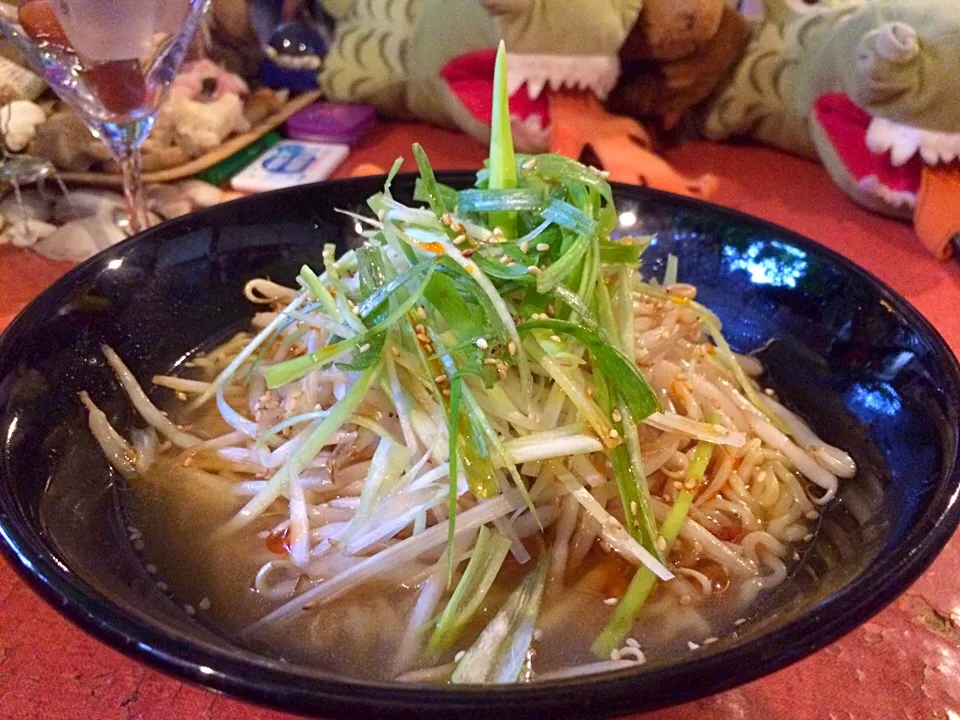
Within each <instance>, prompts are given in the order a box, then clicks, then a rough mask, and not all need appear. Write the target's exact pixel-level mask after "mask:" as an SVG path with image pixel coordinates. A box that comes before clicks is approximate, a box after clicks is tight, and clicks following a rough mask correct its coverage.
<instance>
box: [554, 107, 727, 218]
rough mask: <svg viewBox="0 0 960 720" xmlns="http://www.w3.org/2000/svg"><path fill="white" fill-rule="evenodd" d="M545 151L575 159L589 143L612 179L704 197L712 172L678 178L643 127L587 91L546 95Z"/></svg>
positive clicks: (711, 190) (711, 187)
mask: <svg viewBox="0 0 960 720" xmlns="http://www.w3.org/2000/svg"><path fill="white" fill-rule="evenodd" d="M550 117H551V118H552V124H553V133H552V136H551V140H550V151H551V152H555V153H559V154H561V155H566V156H567V157H572V158H574V159H575V160H576V159H578V158H579V157H580V156H581V154H582V153H583V152H584V150H585V149H586V148H587V147H588V146H589V147H590V149H592V150H593V153H594V154H595V155H596V156H597V158H598V160H599V162H600V164H601V165H602V166H603V169H604V170H605V171H607V172H608V173H610V179H611V180H613V181H615V182H624V183H630V184H632V185H644V186H647V187H652V188H655V189H657V190H666V191H667V192H672V193H677V194H678V195H686V196H688V197H697V198H702V199H704V200H709V199H710V198H712V197H713V196H714V194H715V193H716V190H717V179H716V177H714V176H713V175H701V176H700V177H698V178H688V177H684V176H683V175H681V174H680V173H678V172H677V171H676V170H674V169H673V168H672V167H670V165H669V163H667V162H666V161H665V160H664V159H663V158H661V157H659V156H658V155H656V154H655V153H653V151H652V150H651V149H650V146H651V142H650V137H649V135H648V134H647V132H646V130H644V129H643V127H642V126H641V125H640V124H639V123H637V122H636V121H635V120H632V119H630V118H626V117H621V116H617V115H612V114H611V113H609V112H608V111H607V110H606V109H605V108H604V107H603V105H601V104H600V101H599V100H597V99H596V98H595V97H594V96H593V95H592V94H590V93H574V94H570V93H563V92H560V93H552V94H551V96H550Z"/></svg>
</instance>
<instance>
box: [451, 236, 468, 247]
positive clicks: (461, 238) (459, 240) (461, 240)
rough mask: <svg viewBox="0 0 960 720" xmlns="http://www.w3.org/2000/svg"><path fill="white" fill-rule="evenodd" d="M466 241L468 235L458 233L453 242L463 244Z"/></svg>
mask: <svg viewBox="0 0 960 720" xmlns="http://www.w3.org/2000/svg"><path fill="white" fill-rule="evenodd" d="M466 241H467V236H466V235H457V236H456V237H455V238H454V239H453V244H454V245H463V244H464V243H465V242H466Z"/></svg>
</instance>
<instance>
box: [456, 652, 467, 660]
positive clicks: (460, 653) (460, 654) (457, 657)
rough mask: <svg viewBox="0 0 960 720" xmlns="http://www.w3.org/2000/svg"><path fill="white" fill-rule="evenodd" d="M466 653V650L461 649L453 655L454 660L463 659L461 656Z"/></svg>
mask: <svg viewBox="0 0 960 720" xmlns="http://www.w3.org/2000/svg"><path fill="white" fill-rule="evenodd" d="M466 654H467V651H466V650H461V651H460V652H458V653H457V654H456V655H454V656H453V661H454V662H460V661H461V660H462V659H463V656H464V655H466Z"/></svg>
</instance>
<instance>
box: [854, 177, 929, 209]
mask: <svg viewBox="0 0 960 720" xmlns="http://www.w3.org/2000/svg"><path fill="white" fill-rule="evenodd" d="M858 185H859V187H860V189H861V190H864V191H866V192H868V193H871V194H873V195H876V196H877V197H878V198H880V199H881V200H883V201H884V202H885V203H887V204H888V205H892V206H893V207H895V208H900V207H908V208H911V209H913V208H915V207H916V206H917V196H916V195H915V194H914V193H912V192H910V191H909V190H894V189H892V188H889V187H887V186H886V185H884V184H883V183H882V182H880V179H879V178H878V177H877V176H876V175H870V176H869V177H865V178H863V179H862V180H860V182H859V183H858Z"/></svg>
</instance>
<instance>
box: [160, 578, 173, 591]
mask: <svg viewBox="0 0 960 720" xmlns="http://www.w3.org/2000/svg"><path fill="white" fill-rule="evenodd" d="M169 589H170V586H169V585H167V584H166V583H165V582H163V580H161V581H160V582H158V583H157V590H159V591H160V592H166V591H167V590H169Z"/></svg>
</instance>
